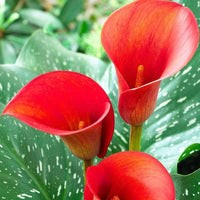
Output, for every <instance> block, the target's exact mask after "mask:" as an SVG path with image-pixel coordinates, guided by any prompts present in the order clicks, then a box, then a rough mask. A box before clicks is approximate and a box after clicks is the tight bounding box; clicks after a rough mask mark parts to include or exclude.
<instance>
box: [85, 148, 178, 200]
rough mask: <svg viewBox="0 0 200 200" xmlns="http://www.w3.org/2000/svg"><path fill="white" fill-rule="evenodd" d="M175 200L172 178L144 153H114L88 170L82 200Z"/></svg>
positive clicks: (157, 162) (153, 159) (161, 166)
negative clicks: (114, 199) (94, 199)
mask: <svg viewBox="0 0 200 200" xmlns="http://www.w3.org/2000/svg"><path fill="white" fill-rule="evenodd" d="M115 196H117V197H118V198H119V199H120V200H133V199H137V200H143V199H151V200H158V199H162V200H175V189H174V184H173V181H172V179H171V176H170V175H169V173H168V172H167V170H166V169H165V168H164V166H163V165H162V164H161V163H160V162H159V161H158V160H156V159H155V158H153V157H152V156H150V155H148V154H146V153H143V152H133V151H132V152H121V153H116V154H113V155H111V156H109V157H108V158H106V159H104V160H103V161H101V162H100V163H99V164H98V165H97V166H92V167H90V168H88V170H87V174H86V187H85V192H84V197H85V198H84V199H85V200H92V197H95V198H96V199H105V200H110V199H112V198H113V197H115Z"/></svg>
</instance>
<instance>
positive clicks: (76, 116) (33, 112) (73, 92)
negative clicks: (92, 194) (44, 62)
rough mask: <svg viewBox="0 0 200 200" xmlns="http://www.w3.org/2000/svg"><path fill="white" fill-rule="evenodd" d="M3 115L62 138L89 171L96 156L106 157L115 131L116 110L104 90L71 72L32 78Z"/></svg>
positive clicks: (86, 78) (80, 75) (89, 80)
mask: <svg viewBox="0 0 200 200" xmlns="http://www.w3.org/2000/svg"><path fill="white" fill-rule="evenodd" d="M3 115H11V116H13V117H15V118H17V119H19V120H21V121H22V122H24V123H26V124H28V125H30V126H32V127H34V128H36V129H39V130H41V131H44V132H47V133H50V134H53V135H58V136H60V137H61V138H62V140H63V141H64V143H65V144H66V145H67V147H68V148H69V149H70V150H71V152H72V153H73V154H74V155H76V156H77V157H79V158H80V159H83V160H84V161H85V166H86V168H87V166H88V165H91V164H92V159H93V158H94V157H95V156H98V157H100V158H103V157H104V156H105V154H106V152H107V148H108V146H109V144H110V141H111V139H112V135H113V130H114V113H113V108H112V105H111V102H110V100H109V98H108V96H107V95H106V93H105V92H104V90H103V89H102V88H101V87H100V86H99V85H98V84H97V83H96V82H95V81H93V80H92V79H90V78H88V77H86V76H84V75H82V74H79V73H75V72H69V71H57V72H49V73H46V74H43V75H41V76H39V77H37V78H35V79H33V80H32V81H31V82H29V83H28V84H27V85H26V86H24V87H23V88H22V89H21V90H20V91H19V92H18V94H17V95H16V96H15V97H14V98H13V99H12V100H11V101H10V102H9V103H8V105H7V106H6V107H5V109H4V111H3Z"/></svg>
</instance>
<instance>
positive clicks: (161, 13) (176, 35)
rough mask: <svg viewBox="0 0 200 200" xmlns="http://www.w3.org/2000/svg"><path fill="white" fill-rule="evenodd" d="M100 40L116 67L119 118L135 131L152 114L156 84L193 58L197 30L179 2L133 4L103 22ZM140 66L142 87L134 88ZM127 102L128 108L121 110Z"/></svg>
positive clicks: (149, 0)
mask: <svg viewBox="0 0 200 200" xmlns="http://www.w3.org/2000/svg"><path fill="white" fill-rule="evenodd" d="M101 39H102V44H103V46H104V48H105V50H106V52H107V54H108V56H109V57H110V59H111V60H112V61H113V63H114V65H115V68H116V72H117V77H118V83H119V111H120V114H121V116H122V118H123V119H124V120H125V121H126V122H127V123H129V124H132V125H136V126H137V125H141V124H142V123H143V122H144V121H145V120H146V119H148V117H149V116H150V115H151V113H152V112H153V110H154V107H155V104H156V99H157V94H158V90H159V84H160V81H161V80H162V79H164V78H167V77H169V76H171V75H173V74H175V73H176V72H178V71H179V70H180V69H182V68H183V67H184V66H185V65H186V64H187V63H188V62H189V60H190V59H191V58H192V56H193V55H194V53H195V51H196V49H197V46H198V42H199V29H198V24H197V22H196V19H195V16H194V15H193V14H192V12H191V11H190V10H189V9H188V8H186V7H183V6H182V5H180V4H178V3H175V2H171V1H165V0H137V1H135V2H133V3H130V4H128V5H126V6H124V7H122V8H120V9H119V10H117V11H116V12H114V13H113V14H112V15H111V16H110V17H109V18H108V20H107V21H106V22H105V24H104V27H103V30H102V36H101ZM140 65H143V66H144V72H143V74H142V76H143V83H142V85H141V86H140V87H137V88H136V84H137V83H136V77H137V72H138V66H140ZM156 82H157V83H156ZM148 88H149V89H148ZM152 95H154V96H153V97H152ZM124 96H125V97H124ZM128 98H132V100H131V101H129V102H128V103H129V104H130V103H131V102H132V103H131V104H132V105H125V104H127V102H126V100H127V99H128Z"/></svg>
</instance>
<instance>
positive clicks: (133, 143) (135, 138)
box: [129, 125, 142, 151]
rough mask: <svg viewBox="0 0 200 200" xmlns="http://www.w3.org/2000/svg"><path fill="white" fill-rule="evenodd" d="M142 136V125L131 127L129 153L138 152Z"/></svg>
mask: <svg viewBox="0 0 200 200" xmlns="http://www.w3.org/2000/svg"><path fill="white" fill-rule="evenodd" d="M141 135H142V125H140V126H132V125H131V131H130V139H129V151H140V141H141Z"/></svg>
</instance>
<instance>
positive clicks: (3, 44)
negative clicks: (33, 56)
mask: <svg viewBox="0 0 200 200" xmlns="http://www.w3.org/2000/svg"><path fill="white" fill-rule="evenodd" d="M16 56H17V55H16V52H15V48H14V46H13V45H12V44H11V42H10V41H8V40H7V39H0V63H1V64H3V63H15V60H16Z"/></svg>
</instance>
